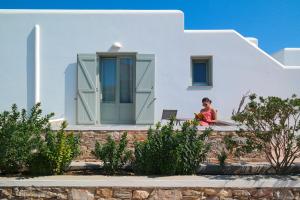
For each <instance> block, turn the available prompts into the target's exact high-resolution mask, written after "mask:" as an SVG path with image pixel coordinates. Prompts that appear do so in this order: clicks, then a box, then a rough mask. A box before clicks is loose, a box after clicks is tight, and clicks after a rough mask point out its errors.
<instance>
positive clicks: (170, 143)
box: [133, 119, 211, 175]
mask: <svg viewBox="0 0 300 200" xmlns="http://www.w3.org/2000/svg"><path fill="white" fill-rule="evenodd" d="M197 125H198V123H197V122H196V121H194V122H192V123H190V122H185V123H184V124H183V125H182V127H181V130H174V119H171V120H170V121H169V122H168V124H167V125H165V126H162V127H161V125H160V124H159V123H158V124H157V126H156V129H151V128H150V129H149V130H148V138H147V140H145V141H143V142H135V160H134V163H133V166H134V170H135V172H136V173H138V174H162V175H174V174H195V173H196V171H197V169H198V167H199V164H200V163H201V162H203V161H204V160H205V158H206V155H207V152H208V150H209V147H210V146H209V144H207V143H206V141H205V140H206V138H207V137H208V134H209V133H210V132H211V130H210V129H207V130H205V131H204V132H203V133H202V134H200V135H199V134H197Z"/></svg>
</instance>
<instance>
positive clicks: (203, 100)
mask: <svg viewBox="0 0 300 200" xmlns="http://www.w3.org/2000/svg"><path fill="white" fill-rule="evenodd" d="M204 102H209V103H211V102H212V101H211V100H210V99H209V98H207V97H204V98H203V99H202V103H204Z"/></svg>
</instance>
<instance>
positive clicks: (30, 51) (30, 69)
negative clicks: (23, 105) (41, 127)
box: [26, 29, 35, 110]
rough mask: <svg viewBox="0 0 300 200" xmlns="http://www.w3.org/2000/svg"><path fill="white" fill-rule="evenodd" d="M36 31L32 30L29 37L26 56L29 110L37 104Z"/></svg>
mask: <svg viewBox="0 0 300 200" xmlns="http://www.w3.org/2000/svg"><path fill="white" fill-rule="evenodd" d="M34 34H35V33H34V29H32V30H31V31H30V33H29V35H28V37H27V55H26V72H27V110H30V109H31V108H32V106H34V104H35V100H34V99H35V94H34V90H35V89H34V82H35V79H34V77H35V70H34V48H35V47H34V43H35V38H34Z"/></svg>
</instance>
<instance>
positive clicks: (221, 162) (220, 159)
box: [218, 149, 227, 167]
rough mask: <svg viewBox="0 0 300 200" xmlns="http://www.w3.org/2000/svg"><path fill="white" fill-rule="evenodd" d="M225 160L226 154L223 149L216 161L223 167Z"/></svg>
mask: <svg viewBox="0 0 300 200" xmlns="http://www.w3.org/2000/svg"><path fill="white" fill-rule="evenodd" d="M226 159H227V153H226V152H225V150H224V149H223V150H222V151H221V152H220V153H219V154H218V161H219V164H220V166H221V167H224V166H225V161H226Z"/></svg>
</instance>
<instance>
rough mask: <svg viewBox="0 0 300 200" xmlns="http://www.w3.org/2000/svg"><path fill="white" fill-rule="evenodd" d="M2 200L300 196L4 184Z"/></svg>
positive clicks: (298, 194) (288, 191)
mask: <svg viewBox="0 0 300 200" xmlns="http://www.w3.org/2000/svg"><path fill="white" fill-rule="evenodd" d="M0 199H16V200H20V199H32V200H37V199H39V200H44V199H46V200H48V199H68V200H94V199H99V200H117V199H120V200H122V199H134V200H142V199H148V200H169V199H170V200H177V199H178V200H201V199H203V200H204V199H205V200H235V199H236V200H237V199H278V200H279V199H280V200H283V199H285V200H293V199H295V200H297V199H300V188H283V189H280V188H246V189H245V188H152V187H151V188H114V187H107V188H105V187H101V188H98V187H88V188H76V187H5V188H0Z"/></svg>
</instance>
